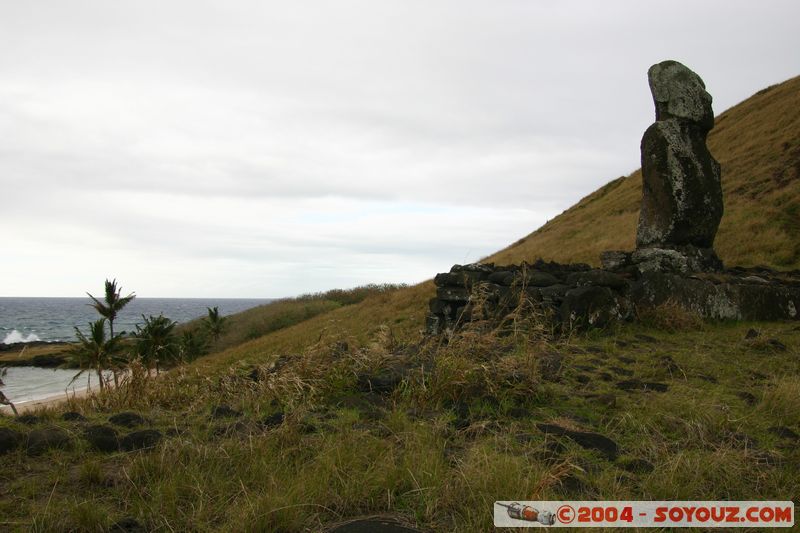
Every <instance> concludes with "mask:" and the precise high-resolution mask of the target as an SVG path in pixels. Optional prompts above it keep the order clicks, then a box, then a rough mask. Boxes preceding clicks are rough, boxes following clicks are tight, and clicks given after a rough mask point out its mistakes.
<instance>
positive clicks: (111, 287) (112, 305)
mask: <svg viewBox="0 0 800 533" xmlns="http://www.w3.org/2000/svg"><path fill="white" fill-rule="evenodd" d="M121 293H122V287H119V288H117V280H116V278H115V279H114V280H112V281H108V280H106V294H105V298H104V301H102V302H101V301H100V300H98V299H97V298H95V297H94V296H92V295H91V294H89V293H88V292H87V293H86V294H89V298H91V299H92V300H93V301H94V303H93V304H89V305H91V306H92V307H94V308H95V309H96V310H97V312H98V313H100V315H101V316H103V317H105V318H106V319H108V328H109V330H110V331H111V338H114V319H115V318H117V313H119V312H120V311H121V310H122V308H123V307H125V306H126V305H128V303H130V301H131V300H133V299H134V298H136V294H134V293H130V294H129V295H127V296H120V294H121Z"/></svg>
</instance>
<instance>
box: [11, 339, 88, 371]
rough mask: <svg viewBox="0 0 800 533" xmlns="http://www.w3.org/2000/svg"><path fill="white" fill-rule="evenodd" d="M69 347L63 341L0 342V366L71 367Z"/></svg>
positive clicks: (68, 344)
mask: <svg viewBox="0 0 800 533" xmlns="http://www.w3.org/2000/svg"><path fill="white" fill-rule="evenodd" d="M69 347H70V343H68V342H63V341H52V342H48V341H34V342H15V343H11V344H5V343H0V368H2V367H26V366H33V367H39V368H57V367H62V368H73V367H72V366H69V365H68V358H67V350H68V348H69ZM15 352H16V354H15Z"/></svg>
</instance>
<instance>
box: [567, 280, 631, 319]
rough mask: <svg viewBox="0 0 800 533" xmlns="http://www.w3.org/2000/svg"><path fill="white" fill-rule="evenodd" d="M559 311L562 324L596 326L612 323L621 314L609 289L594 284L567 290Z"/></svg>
mask: <svg viewBox="0 0 800 533" xmlns="http://www.w3.org/2000/svg"><path fill="white" fill-rule="evenodd" d="M559 313H560V315H561V321H562V322H563V323H564V324H568V325H572V326H577V327H597V328H602V327H605V326H607V325H610V324H613V323H614V322H616V321H617V320H618V319H619V318H620V317H621V316H622V312H621V309H620V306H619V304H618V303H617V300H616V299H615V298H614V294H613V293H612V292H611V289H609V288H608V287H595V286H586V287H578V288H576V289H571V290H569V291H567V293H566V294H565V295H564V301H563V302H562V304H561V308H560V310H559Z"/></svg>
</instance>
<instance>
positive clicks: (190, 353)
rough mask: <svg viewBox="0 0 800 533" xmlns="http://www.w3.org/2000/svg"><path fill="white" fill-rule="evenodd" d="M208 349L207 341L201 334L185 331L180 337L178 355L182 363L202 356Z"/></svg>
mask: <svg viewBox="0 0 800 533" xmlns="http://www.w3.org/2000/svg"><path fill="white" fill-rule="evenodd" d="M207 347H208V340H207V339H206V337H205V335H203V334H202V333H196V332H194V331H191V330H186V331H184V332H183V334H182V335H181V340H180V354H181V359H183V360H184V361H192V360H194V359H196V358H197V357H199V356H201V355H203V354H204V353H205V351H206V348H207Z"/></svg>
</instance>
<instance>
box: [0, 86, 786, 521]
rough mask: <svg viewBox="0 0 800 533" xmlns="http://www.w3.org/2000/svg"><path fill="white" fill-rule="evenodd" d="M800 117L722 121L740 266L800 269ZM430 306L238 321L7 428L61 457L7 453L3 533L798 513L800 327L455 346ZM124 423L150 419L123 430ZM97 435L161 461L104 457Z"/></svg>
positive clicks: (595, 200)
mask: <svg viewBox="0 0 800 533" xmlns="http://www.w3.org/2000/svg"><path fill="white" fill-rule="evenodd" d="M799 99H800V78H797V79H793V80H790V81H788V82H786V83H784V84H781V85H779V86H776V87H773V88H770V89H768V90H765V91H762V92H761V93H759V94H757V95H755V96H754V97H753V98H751V99H749V100H747V101H746V102H744V103H742V104H740V105H738V106H736V107H734V108H732V109H730V110H728V111H726V112H725V113H724V114H723V115H722V116H721V117H719V119H718V126H717V128H716V129H715V130H714V132H713V134H712V137H711V139H710V144H711V149H712V151H713V153H714V154H715V155H716V157H717V158H718V159H719V160H720V161H721V163H722V165H723V173H724V174H723V180H724V181H723V184H724V193H725V201H726V212H725V218H724V219H723V222H722V226H721V228H720V233H719V236H718V239H717V244H718V250H719V252H720V255H721V256H722V257H723V259H724V260H725V261H727V262H728V263H729V264H743V265H753V264H767V265H772V266H774V267H779V268H798V266H800V265H799V262H800V252H799V251H798V246H800V239H798V228H800V224H798V215H800V209H799V208H798V205H799V204H798V202H800V194H799V193H800V190H798V187H799V186H798V182H800V179H799V171H800V122H798V120H799V116H798V113H800V101H798V100H799ZM639 180H640V176H639V175H638V173H634V174H633V175H631V176H629V177H627V178H620V179H619V180H616V181H614V182H612V183H610V184H608V185H606V186H605V187H603V188H602V189H600V190H599V191H596V192H595V193H593V194H591V195H589V196H588V197H586V198H584V199H583V200H581V202H579V204H577V205H576V206H575V207H573V208H571V209H570V210H568V211H566V212H565V213H564V214H562V215H561V216H559V217H557V218H556V219H554V220H552V221H551V222H549V223H548V224H547V225H546V226H545V227H543V228H541V229H540V230H537V231H536V232H534V233H533V234H531V235H530V236H529V237H527V238H526V239H522V240H521V241H520V242H518V243H516V244H514V245H512V246H510V247H509V248H507V249H506V250H503V251H501V252H498V253H497V254H495V255H494V256H492V257H491V258H489V260H494V261H496V262H499V263H505V262H518V261H521V260H523V259H527V260H532V259H535V258H537V257H539V256H543V257H545V258H547V259H555V260H560V261H586V262H596V261H597V257H598V255H599V252H600V251H602V250H604V249H625V248H632V247H633V239H634V233H635V225H636V220H637V216H638V201H639V195H640V192H639V187H640V184H639ZM431 274H432V275H433V274H434V273H433V272H432V273H431ZM433 292H434V287H433V284H432V283H431V282H425V283H422V284H419V285H416V286H413V287H408V288H402V289H397V290H377V291H367V292H365V293H358V295H357V297H356V300H360V301H358V302H356V301H354V300H352V299H349V297H348V298H345V299H344V300H343V299H342V297H343V296H348V294H347V293H346V292H342V291H339V292H336V291H333V292H332V293H327V294H326V295H320V296H319V297H318V298H310V299H302V298H301V299H296V300H289V301H284V302H281V303H279V304H276V305H274V306H273V305H271V306H266V307H264V308H262V309H258V310H253V311H251V312H248V313H244V314H240V315H238V316H236V317H232V319H231V322H230V324H231V328H230V330H229V331H228V333H227V334H226V336H225V337H223V338H222V339H221V340H220V344H219V345H218V346H217V348H218V349H220V350H222V351H220V352H219V353H215V354H212V355H209V356H207V357H203V358H201V359H199V360H197V361H195V362H194V363H192V364H191V365H186V366H182V367H178V368H175V369H173V370H171V371H170V372H169V373H168V374H167V375H164V376H162V377H161V378H159V379H145V378H144V375H143V374H142V373H141V372H134V373H133V375H132V379H131V381H130V383H129V384H128V385H126V386H123V387H122V388H121V389H119V390H116V391H111V392H109V393H107V394H104V395H101V396H98V397H95V398H91V399H86V400H77V401H72V402H71V403H70V405H68V406H61V407H56V408H49V409H42V410H39V411H38V412H36V413H35V415H36V416H37V417H38V418H35V419H30V418H29V419H27V420H12V419H10V418H2V417H0V447H2V442H3V440H2V439H3V438H4V435H5V438H7V437H8V435H11V434H14V432H16V434H20V435H26V437H25V438H28V439H30V435H31V434H32V433H33V432H34V431H51V430H52V429H53V428H55V429H57V430H59V431H60V432H61V434H62V435H66V438H65V439H64V440H63V441H62V442H61V446H60V447H57V448H55V449H50V450H46V451H44V452H43V453H42V454H40V455H29V453H28V452H27V451H26V449H25V445H24V444H23V445H21V446H20V447H18V448H17V449H15V450H14V451H12V452H10V453H7V454H5V455H3V454H2V453H0V530H6V529H7V530H12V531H29V530H33V531H109V530H114V529H113V527H112V526H113V525H114V524H116V525H117V526H119V528H118V529H116V531H120V530H123V531H132V530H136V529H135V528H134V526H136V525H138V526H141V528H142V529H141V530H148V531H242V532H245V531H253V532H256V531H288V532H300V531H324V530H325V529H326V528H327V527H329V526H330V525H331V524H336V523H341V522H343V521H347V520H348V519H350V518H353V517H358V516H365V515H388V516H391V517H394V518H396V519H397V520H399V521H400V522H402V523H405V524H409V525H413V526H417V527H419V528H421V529H423V530H425V531H442V532H444V531H494V528H493V527H492V521H491V509H492V503H493V501H494V500H504V499H509V498H512V499H520V500H524V499H532V500H559V499H577V500H596V499H611V500H648V499H658V500H670V499H683V500H715V499H728V500H790V499H793V500H795V502H797V501H798V495H800V446H798V444H800V435H798V434H800V415H798V413H800V328H798V327H797V324H796V323H771V324H769V323H738V324H731V323H712V322H703V321H702V320H700V319H698V318H697V317H693V316H691V315H688V314H686V313H683V312H680V311H679V310H676V309H670V308H664V309H659V310H656V311H654V312H652V313H651V314H650V315H649V316H648V317H647V320H645V321H642V322H640V323H635V324H623V325H620V326H618V327H617V328H615V329H613V330H610V331H602V332H597V331H595V332H590V333H588V334H581V335H575V336H569V337H563V336H562V337H558V338H554V337H552V336H550V335H548V332H547V329H546V325H545V324H544V323H543V322H542V321H540V320H539V319H538V318H537V317H536V316H535V315H533V316H531V315H524V316H520V317H519V319H518V321H516V322H514V324H513V326H514V327H513V334H502V335H501V334H499V333H498V332H497V331H493V330H491V329H490V328H487V327H486V325H482V324H479V323H476V324H474V325H472V326H471V328H473V329H469V330H467V331H465V332H463V334H461V335H460V336H457V337H456V338H454V339H453V340H452V341H451V342H450V343H449V344H448V345H444V344H443V343H441V342H440V340H439V339H424V338H423V337H422V335H421V334H420V332H421V330H422V327H423V323H424V317H425V314H426V311H427V309H426V303H427V300H428V298H430V297H431V296H432V295H433ZM340 293H341V294H340ZM362 297H363V300H361V298H362ZM345 304H347V305H345ZM68 409H70V410H75V411H77V412H79V413H80V414H81V415H82V416H83V417H85V420H80V419H76V418H75V417H73V418H71V419H69V418H68V419H64V418H63V413H64V411H66V410H68ZM124 411H134V412H136V413H139V414H141V415H142V416H143V417H144V420H143V421H140V422H137V423H136V424H135V425H134V426H133V427H130V428H126V427H123V426H120V425H116V424H115V423H114V422H113V420H112V415H114V414H117V413H120V412H124ZM96 426H102V427H103V428H111V429H110V430H109V429H104V430H103V431H105V432H106V435H108V434H110V433H118V436H119V437H120V438H122V437H123V436H124V438H125V439H128V438H129V437H130V435H131V432H133V431H138V430H142V429H146V430H150V431H152V430H157V431H160V432H161V434H162V435H163V438H162V440H161V441H160V442H159V443H158V444H157V445H156V446H155V447H154V448H152V449H149V450H144V451H131V450H130V449H127V450H126V449H125V448H124V447H123V449H121V450H117V449H116V448H113V447H112V448H113V449H112V450H111V451H108V450H107V451H98V449H96V448H93V447H92V446H91V445H90V444H89V441H88V439H87V437H86V434H87V432H89V428H90V427H95V429H93V430H92V431H94V432H95V433H98V432H99V431H100V430H98V429H97V428H96ZM554 428H556V430H554ZM554 431H555V432H554ZM559 431H561V432H562V433H561V434H560V435H558V434H557V433H558V432H559ZM4 432H5V433H4ZM564 432H573V433H571V434H572V435H581V436H582V437H581V438H579V439H576V438H573V437H570V436H568V435H567V434H566V433H564ZM114 439H116V437H113V438H111V440H112V441H113V442H116V441H114ZM26 442H29V441H26ZM104 442H106V443H107V441H104Z"/></svg>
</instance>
